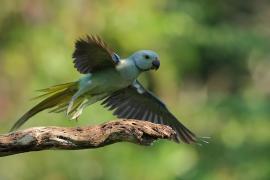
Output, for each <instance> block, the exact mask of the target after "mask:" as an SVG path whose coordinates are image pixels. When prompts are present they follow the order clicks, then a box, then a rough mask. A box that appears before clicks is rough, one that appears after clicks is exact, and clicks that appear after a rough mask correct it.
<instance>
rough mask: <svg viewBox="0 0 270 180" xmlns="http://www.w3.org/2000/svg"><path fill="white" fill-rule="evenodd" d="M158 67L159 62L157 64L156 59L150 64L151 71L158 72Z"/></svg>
mask: <svg viewBox="0 0 270 180" xmlns="http://www.w3.org/2000/svg"><path fill="white" fill-rule="evenodd" d="M159 66H160V62H159V60H158V59H156V60H154V61H153V62H152V68H151V69H155V70H158V68H159Z"/></svg>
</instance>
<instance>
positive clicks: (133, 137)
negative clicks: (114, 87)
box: [0, 119, 176, 156]
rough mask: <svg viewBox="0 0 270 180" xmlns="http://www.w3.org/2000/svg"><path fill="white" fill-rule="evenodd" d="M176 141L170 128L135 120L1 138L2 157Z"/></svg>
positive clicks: (34, 130) (37, 130) (41, 129)
mask: <svg viewBox="0 0 270 180" xmlns="http://www.w3.org/2000/svg"><path fill="white" fill-rule="evenodd" d="M175 138H176V134H175V132H174V130H172V129H171V128H170V127H169V126H165V125H160V124H154V123H151V122H147V121H139V120H132V119H129V120H126V119H120V120H116V121H111V122H107V123H104V124H101V125H97V126H90V127H76V128H67V127H33V128H29V129H25V130H18V131H16V132H11V133H9V134H3V135H0V156H8V155H13V154H18V153H24V152H29V151H41V150H48V149H65V150H76V149H91V148H99V147H103V146H106V145H110V144H113V143H116V142H123V141H125V142H132V143H135V144H139V145H145V146H149V145H151V144H152V143H153V142H154V141H155V140H157V139H169V140H175Z"/></svg>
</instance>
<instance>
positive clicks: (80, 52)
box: [72, 35, 119, 74]
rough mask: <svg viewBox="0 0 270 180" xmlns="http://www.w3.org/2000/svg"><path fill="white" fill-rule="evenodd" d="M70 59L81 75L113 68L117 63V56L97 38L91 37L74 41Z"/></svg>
mask: <svg viewBox="0 0 270 180" xmlns="http://www.w3.org/2000/svg"><path fill="white" fill-rule="evenodd" d="M72 57H73V59H74V60H73V63H74V67H75V68H76V69H77V70H78V71H79V72H80V73H82V74H87V73H92V72H95V71H98V70H100V69H104V68H113V67H115V65H116V64H117V63H118V62H119V56H118V55H117V54H115V53H114V52H113V51H112V50H111V49H110V48H109V46H108V45H107V44H106V43H105V42H104V41H103V40H102V39H101V38H100V37H99V36H93V35H90V36H86V38H84V39H79V40H77V41H76V43H75V51H74V52H73V55H72Z"/></svg>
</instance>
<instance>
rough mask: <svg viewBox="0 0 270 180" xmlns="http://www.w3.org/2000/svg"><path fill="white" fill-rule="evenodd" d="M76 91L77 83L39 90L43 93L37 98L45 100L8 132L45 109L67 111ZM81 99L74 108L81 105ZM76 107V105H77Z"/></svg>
mask: <svg viewBox="0 0 270 180" xmlns="http://www.w3.org/2000/svg"><path fill="white" fill-rule="evenodd" d="M77 90H78V82H71V83H66V84H59V85H56V86H52V87H49V88H46V89H41V90H39V91H40V92H43V93H44V94H42V95H41V96H38V97H36V98H34V99H37V98H45V99H44V100H42V101H41V102H40V103H38V104H37V105H36V106H34V107H33V108H32V109H30V110H29V111H27V112H26V113H25V114H24V115H23V116H22V117H21V118H20V119H19V120H18V121H17V122H16V123H15V124H14V125H13V126H12V128H11V130H10V131H14V130H16V129H18V128H19V127H20V126H22V125H23V124H24V123H25V122H26V121H27V120H28V119H29V118H31V117H32V116H34V115H35V114H37V113H39V112H41V111H43V110H45V109H50V108H54V109H52V110H51V111H50V112H56V113H58V112H62V111H65V110H66V109H67V106H68V104H69V101H70V99H71V98H72V96H73V95H74V94H75V93H76V91H77ZM81 103H82V99H81V98H78V99H77V100H76V102H75V104H74V106H73V110H74V108H76V105H77V104H81ZM77 107H78V105H77Z"/></svg>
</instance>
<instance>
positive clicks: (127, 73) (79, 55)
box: [11, 35, 198, 143]
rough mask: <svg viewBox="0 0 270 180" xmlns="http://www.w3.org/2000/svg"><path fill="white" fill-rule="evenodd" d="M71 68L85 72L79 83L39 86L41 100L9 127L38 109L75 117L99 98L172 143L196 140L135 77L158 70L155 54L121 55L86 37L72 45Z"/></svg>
mask: <svg viewBox="0 0 270 180" xmlns="http://www.w3.org/2000/svg"><path fill="white" fill-rule="evenodd" d="M72 57H73V63H74V67H75V68H76V69H77V70H78V71H79V72H80V73H81V74H84V76H83V77H82V78H80V79H79V80H78V81H75V82H71V83H65V84H60V85H56V86H52V87H49V88H46V89H42V90H40V91H41V92H44V94H43V95H41V96H38V98H44V100H42V101H41V102H40V103H38V104H37V105H36V106H34V107H33V108H32V109H30V110H29V111H28V112H26V113H25V114H24V115H23V116H22V117H21V118H20V119H19V120H18V121H17V122H16V123H15V124H14V125H13V127H12V128H11V131H13V130H15V129H17V128H19V127H20V126H21V125H23V124H24V123H25V122H26V121H27V120H28V119H29V118H31V117H32V116H34V115H35V114H37V113H38V112H40V111H43V110H45V109H50V112H56V113H59V112H64V111H65V112H66V114H67V115H68V116H70V117H71V119H77V118H78V117H79V116H80V115H81V113H82V111H83V110H84V108H85V107H87V106H89V105H91V104H93V103H96V102H98V101H101V102H102V103H101V104H102V105H103V106H104V107H105V108H108V109H109V110H112V111H113V114H114V115H116V116H117V117H118V118H130V119H138V120H145V121H151V122H153V123H158V124H165V125H168V126H170V127H171V128H173V129H174V130H175V131H176V134H177V139H176V140H177V141H178V142H181V141H182V142H184V143H193V142H197V139H198V138H197V137H196V135H195V134H194V133H192V132H191V131H190V130H189V129H187V128H186V127H185V126H184V125H183V124H182V123H180V122H179V121H178V120H177V118H176V117H175V116H174V115H173V114H172V113H171V112H170V111H169V110H168V109H167V107H166V106H165V104H164V103H163V102H162V101H161V100H160V99H159V98H158V97H156V96H155V95H154V94H153V93H152V92H150V91H148V90H146V89H145V88H144V87H143V86H142V85H141V83H140V82H139V81H138V80H137V78H138V76H139V75H140V74H141V73H143V72H146V71H150V70H157V69H158V68H159V66H160V60H159V56H158V54H157V53H156V52H154V51H151V50H140V51H137V52H135V53H134V54H132V55H131V56H129V57H127V58H125V59H121V58H120V57H119V56H118V55H117V54H116V53H115V52H114V51H113V50H112V49H111V48H109V47H108V45H107V44H105V42H104V41H103V40H102V39H101V38H100V37H99V36H94V35H90V36H86V37H85V38H81V39H79V40H77V41H76V43H75V50H74V52H73V55H72Z"/></svg>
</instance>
